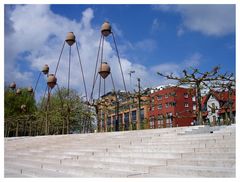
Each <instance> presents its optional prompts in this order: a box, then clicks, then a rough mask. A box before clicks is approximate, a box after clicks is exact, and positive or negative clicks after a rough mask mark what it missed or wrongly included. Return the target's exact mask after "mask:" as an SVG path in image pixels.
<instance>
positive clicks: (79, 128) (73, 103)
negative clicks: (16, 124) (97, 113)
mask: <svg viewBox="0 0 240 182" xmlns="http://www.w3.org/2000/svg"><path fill="white" fill-rule="evenodd" d="M49 102H50V103H49V110H48V112H49V113H48V122H49V124H48V125H47V126H48V131H49V134H60V133H62V134H68V133H82V132H93V130H94V128H93V127H94V125H93V122H94V114H93V113H92V111H91V110H90V108H89V107H88V106H87V105H86V104H85V103H84V101H83V98H82V97H80V96H79V94H78V93H77V91H76V90H73V89H70V90H69V93H68V89H66V88H64V87H63V88H60V89H59V90H57V91H55V92H54V93H52V95H51V96H50V101H49ZM46 105H47V101H46V99H44V98H42V99H41V102H40V103H39V114H40V115H41V116H40V118H41V122H44V118H45V117H46Z"/></svg>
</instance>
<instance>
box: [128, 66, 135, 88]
mask: <svg viewBox="0 0 240 182" xmlns="http://www.w3.org/2000/svg"><path fill="white" fill-rule="evenodd" d="M133 73H135V71H134V70H131V71H129V73H128V74H129V80H130V90H131V89H132V74H133Z"/></svg>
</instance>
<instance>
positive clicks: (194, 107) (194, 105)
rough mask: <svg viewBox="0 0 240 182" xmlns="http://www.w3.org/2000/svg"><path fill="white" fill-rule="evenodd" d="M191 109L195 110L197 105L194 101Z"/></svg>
mask: <svg viewBox="0 0 240 182" xmlns="http://www.w3.org/2000/svg"><path fill="white" fill-rule="evenodd" d="M193 110H194V111H196V110H197V105H196V104H195V103H194V104H193Z"/></svg>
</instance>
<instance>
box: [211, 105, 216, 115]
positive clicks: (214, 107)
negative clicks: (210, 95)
mask: <svg viewBox="0 0 240 182" xmlns="http://www.w3.org/2000/svg"><path fill="white" fill-rule="evenodd" d="M211 111H212V113H215V111H216V106H215V103H212V107H211Z"/></svg>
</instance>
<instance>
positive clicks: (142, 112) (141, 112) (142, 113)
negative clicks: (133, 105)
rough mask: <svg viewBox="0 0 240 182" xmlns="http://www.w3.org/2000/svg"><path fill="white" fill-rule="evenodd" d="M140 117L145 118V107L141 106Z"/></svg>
mask: <svg viewBox="0 0 240 182" xmlns="http://www.w3.org/2000/svg"><path fill="white" fill-rule="evenodd" d="M140 119H141V121H143V120H144V108H141V111H140Z"/></svg>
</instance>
